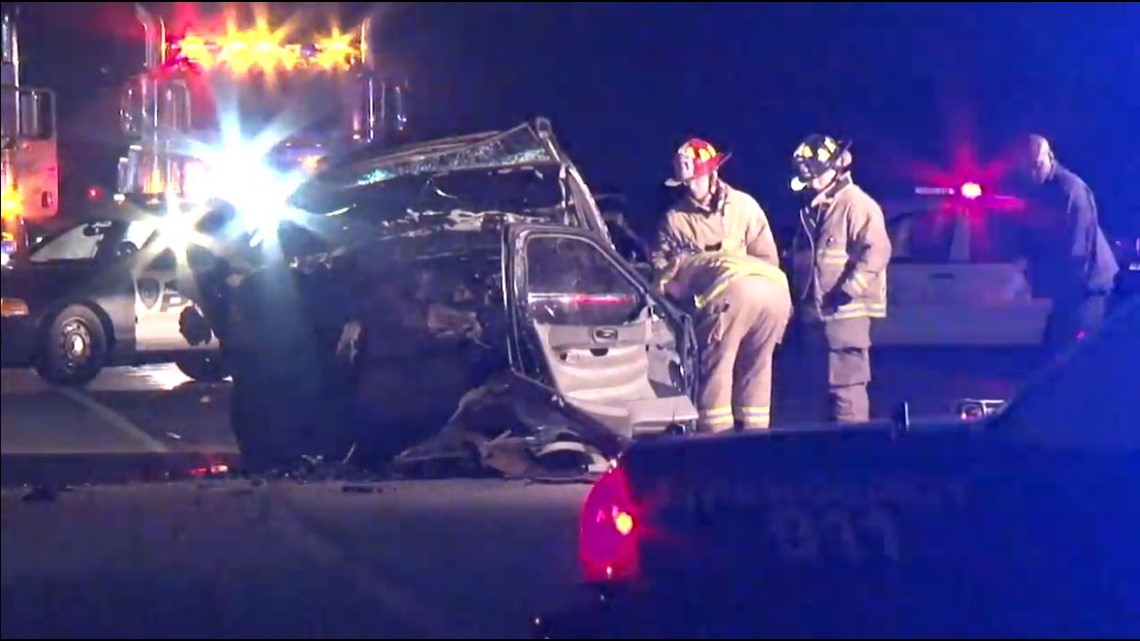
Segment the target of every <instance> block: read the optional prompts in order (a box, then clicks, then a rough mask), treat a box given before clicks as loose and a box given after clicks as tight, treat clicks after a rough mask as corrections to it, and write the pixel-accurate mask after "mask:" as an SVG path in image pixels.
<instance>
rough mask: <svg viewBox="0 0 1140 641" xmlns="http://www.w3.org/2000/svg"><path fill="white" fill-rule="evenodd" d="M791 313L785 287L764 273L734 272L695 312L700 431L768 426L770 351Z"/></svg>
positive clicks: (772, 350)
mask: <svg viewBox="0 0 1140 641" xmlns="http://www.w3.org/2000/svg"><path fill="white" fill-rule="evenodd" d="M791 313H792V303H791V298H790V296H789V294H788V290H787V287H786V286H784V284H783V283H779V282H777V281H774V280H772V279H770V278H766V277H764V276H741V277H740V278H737V279H736V280H735V281H733V282H732V283H731V284H729V286H728V287H727V288H726V289H725V290H724V293H723V294H721V295H720V296H718V297H717V298H715V299H713V300H712V301H710V302H709V304H708V305H707V306H706V307H705V308H704V309H702V310H701V311H700V313H698V315H697V339H698V341H700V348H701V389H700V393H699V397H698V399H697V401H698V406H699V407H698V409H699V410H700V413H701V420H700V429H701V431H711V432H719V431H724V430H728V429H731V428H732V427H733V426H734V424H735V425H738V426H740V427H742V428H767V427H769V425H770V422H771V412H772V407H771V406H772V357H773V354H774V353H775V350H776V345H778V344H779V342H780V340H781V339H783V336H784V331H785V330H786V329H787V326H788V319H789V318H790V316H791Z"/></svg>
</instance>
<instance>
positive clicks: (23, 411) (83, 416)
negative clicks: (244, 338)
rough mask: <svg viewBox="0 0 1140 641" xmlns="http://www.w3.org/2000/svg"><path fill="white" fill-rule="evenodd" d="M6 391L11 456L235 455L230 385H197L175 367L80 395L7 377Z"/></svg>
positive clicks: (126, 376) (6, 445) (107, 378)
mask: <svg viewBox="0 0 1140 641" xmlns="http://www.w3.org/2000/svg"><path fill="white" fill-rule="evenodd" d="M0 391H2V394H3V402H2V403H0V420H2V425H0V427H2V431H3V440H2V447H3V453H4V454H6V455H12V454H76V453H84V454H113V453H130V452H179V451H187V450H198V451H222V452H225V451H231V452H232V451H234V450H235V449H236V445H235V444H234V439H233V434H232V432H231V431H230V425H229V392H230V383H228V382H224V383H215V384H206V383H195V382H194V381H191V380H190V379H188V378H186V377H185V376H183V375H182V373H181V372H179V371H178V368H177V367H175V366H173V365H152V366H147V367H139V368H129V367H120V368H114V369H110V370H107V371H105V372H103V373H102V374H101V375H100V376H99V377H98V378H96V379H95V381H93V382H92V383H91V384H90V385H89V386H87V387H86V388H74V389H73V388H61V387H54V386H51V385H48V384H46V383H44V382H43V381H41V380H40V379H39V377H37V376H36V375H35V374H34V373H33V372H31V371H29V370H4V372H3V377H2V379H0Z"/></svg>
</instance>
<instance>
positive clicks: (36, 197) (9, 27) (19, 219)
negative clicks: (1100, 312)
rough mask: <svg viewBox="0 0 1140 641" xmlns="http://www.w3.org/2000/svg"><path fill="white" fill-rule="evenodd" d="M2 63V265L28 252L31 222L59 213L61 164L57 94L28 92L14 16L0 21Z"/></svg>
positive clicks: (0, 182)
mask: <svg viewBox="0 0 1140 641" xmlns="http://www.w3.org/2000/svg"><path fill="white" fill-rule="evenodd" d="M0 20H2V22H0V27H2V29H0V31H2V32H3V33H2V39H3V52H2V53H3V58H2V65H0V85H2V87H0V108H2V112H3V114H2V115H3V117H2V119H0V123H2V129H3V133H2V136H0V187H2V193H0V214H2V216H0V219H2V228H3V239H2V248H0V261H2V263H3V264H4V265H7V264H8V262H9V260H10V257H11V256H12V255H13V254H14V253H16V252H17V251H20V250H21V249H23V248H26V247H27V244H28V242H27V233H26V229H27V227H26V219H28V218H30V219H33V220H36V219H42V218H49V217H52V216H55V215H56V212H57V211H58V209H59V165H58V158H57V154H56V127H55V94H53V93H52V92H51V90H49V89H42V88H32V87H24V86H22V84H21V73H20V43H19V36H18V34H17V27H16V19H15V16H14V15H12V14H10V13H8V12H4V13H3V15H2V17H0Z"/></svg>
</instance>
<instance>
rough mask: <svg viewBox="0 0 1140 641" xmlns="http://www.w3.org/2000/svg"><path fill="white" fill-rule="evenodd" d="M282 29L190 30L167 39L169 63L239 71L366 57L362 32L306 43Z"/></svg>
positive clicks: (329, 67)
mask: <svg viewBox="0 0 1140 641" xmlns="http://www.w3.org/2000/svg"><path fill="white" fill-rule="evenodd" d="M283 40H284V36H283V34H282V33H281V30H277V31H274V30H271V29H269V28H268V27H267V26H265V25H262V26H258V27H256V28H254V29H249V30H237V29H231V30H228V31H227V32H226V33H225V34H224V35H220V36H207V35H202V34H195V33H187V34H186V35H184V36H182V37H181V38H178V39H174V40H170V41H168V42H167V43H166V47H167V61H168V64H172V65H179V64H188V65H191V66H195V67H199V68H201V69H220V68H223V67H224V68H226V69H228V70H229V71H231V72H233V73H237V74H241V73H246V72H248V71H252V70H260V71H268V70H284V71H292V70H295V69H313V70H318V71H337V70H344V69H349V68H351V67H352V66H353V65H356V64H359V63H360V61H361V60H363V58H364V51H363V49H362V47H363V46H365V45H363V44H362V39H361V37H360V34H359V33H341V32H340V31H339V30H334V32H333V33H332V34H331V35H329V36H326V37H322V38H318V39H316V40H314V41H313V42H309V43H305V44H290V43H285V42H283Z"/></svg>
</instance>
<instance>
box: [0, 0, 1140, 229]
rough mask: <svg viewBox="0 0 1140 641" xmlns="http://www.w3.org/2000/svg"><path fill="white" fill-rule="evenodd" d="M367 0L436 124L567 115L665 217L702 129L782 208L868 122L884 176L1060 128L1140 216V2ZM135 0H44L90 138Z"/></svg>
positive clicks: (1105, 192) (1091, 169) (45, 80)
mask: <svg viewBox="0 0 1140 641" xmlns="http://www.w3.org/2000/svg"><path fill="white" fill-rule="evenodd" d="M5 4H9V3H5ZM147 4H150V5H159V4H162V3H147ZM351 4H352V5H354V6H350V7H343V9H344V10H345V11H346V12H347V13H350V14H351V13H355V14H359V13H361V12H362V11H369V10H375V11H378V12H379V15H380V24H381V32H380V35H381V36H382V37H381V38H380V39H379V42H377V43H376V46H377V48H378V50H379V51H380V55H381V57H382V58H383V59H384V60H385V63H386V65H387V66H388V68H389V69H390V70H391V71H392V72H393V73H399V74H404V75H406V76H407V77H408V78H409V79H410V81H411V83H412V87H413V89H414V102H413V104H414V106H415V111H414V112H413V113H412V114H411V116H412V118H413V124H414V125H415V126H416V127H417V128H418V130H419V132H420V133H421V134H423V135H427V134H434V133H441V134H444V133H446V134H450V133H462V132H466V131H473V130H480V131H483V130H487V129H495V128H501V127H507V126H510V125H513V124H516V123H517V122H519V121H521V120H522V119H523V118H525V117H528V116H531V115H536V114H542V115H547V116H549V117H551V118H552V120H553V123H554V126H555V130H556V132H557V133H558V136H559V138H560V140H561V141H562V143H563V145H564V146H565V147H567V148H568V149H569V151H570V153H571V155H572V156H573V157H574V158H575V160H576V161H577V163H578V164H579V165H580V166H581V167H582V169H583V171H584V173H585V174H586V177H587V179H588V180H589V181H590V182H591V183H592V184H593V185H594V187H595V189H596V190H603V189H614V190H621V191H623V192H625V193H626V194H627V195H628V196H629V197H630V199H631V203H632V207H631V209H632V211H633V212H634V213H635V214H636V215H637V216H638V217H639V218H640V219H641V221H642V222H643V223H645V222H649V221H651V220H652V219H653V217H654V216H656V215H658V211H659V209H660V208H661V207H662V205H663V204H664V203H665V202H667V201H666V200H665V199H666V198H667V197H668V196H667V194H666V193H665V192H664V188H663V187H661V181H662V180H663V179H664V178H665V177H666V176H667V175H668V172H669V168H670V165H669V163H670V155H671V153H672V151H673V150H674V149H675V148H676V146H677V145H678V144H679V143H680V142H681V141H683V140H684V138H686V137H688V136H690V135H700V136H702V137H706V138H708V139H709V140H710V141H712V142H713V143H714V144H716V145H718V146H719V147H722V148H724V149H726V150H729V151H732V152H733V154H734V156H733V159H732V160H731V162H730V163H729V164H728V165H727V166H726V169H725V171H724V175H725V177H726V179H727V180H729V181H730V182H732V183H734V184H736V185H737V186H739V187H742V188H744V189H746V190H748V191H750V192H752V193H753V194H754V195H755V196H756V197H757V198H758V200H760V202H761V203H762V204H764V205H765V207H766V208H767V209H768V210H769V213H770V215H771V216H772V217H773V219H775V220H776V221H781V220H787V219H788V218H789V217H790V216H791V215H792V214H793V212H794V211H795V210H794V207H795V203H796V201H795V200H794V199H793V197H792V195H791V194H790V193H788V190H787V180H788V177H789V167H788V164H789V163H788V158H789V156H790V153H791V150H792V149H793V148H794V146H795V145H796V143H797V142H798V140H799V139H801V138H802V137H803V136H805V135H806V134H809V133H812V132H813V131H821V132H827V133H832V134H834V135H836V136H839V137H847V138H851V139H853V140H854V142H855V148H854V149H855V154H856V178H857V179H858V180H861V181H862V182H864V183H865V184H866V185H867V186H868V187H869V188H870V190H871V191H872V193H873V194H875V193H878V194H887V193H904V192H906V191H907V190H909V189H911V188H912V187H913V185H914V184H916V183H918V182H927V183H930V182H932V181H953V180H957V179H958V178H962V179H969V178H971V177H972V176H971V174H972V173H974V172H975V171H976V170H979V169H982V168H984V167H985V166H986V165H989V164H992V163H994V162H997V161H999V160H1000V159H1001V158H1002V154H1003V153H1004V152H1008V150H1009V147H1010V144H1011V141H1013V140H1015V139H1016V138H1017V137H1018V135H1020V134H1023V133H1025V132H1028V131H1038V132H1040V133H1043V134H1045V135H1046V136H1047V137H1049V138H1051V139H1052V140H1053V141H1054V144H1055V147H1056V148H1057V150H1058V154H1059V156H1060V158H1061V160H1062V162H1064V163H1065V164H1067V165H1068V166H1070V168H1072V169H1074V170H1075V171H1076V172H1077V173H1078V174H1080V175H1082V176H1083V177H1084V178H1085V179H1086V180H1087V181H1088V182H1089V183H1090V185H1091V186H1092V188H1093V190H1094V191H1095V192H1096V194H1097V197H1098V200H1099V201H1100V208H1101V212H1102V216H1103V218H1104V219H1105V221H1106V222H1107V224H1108V225H1109V226H1110V227H1112V228H1114V229H1115V230H1116V231H1118V232H1122V233H1123V232H1129V233H1135V234H1140V181H1138V180H1137V176H1138V175H1140V147H1138V145H1137V141H1140V127H1138V126H1137V124H1136V119H1137V115H1138V114H1140V4H1135V3H1080V4H1077V3H1060V2H1057V3H937V4H935V3H875V4H864V3H810V2H808V3H794V4H793V3H731V4H730V3H621V2H613V3H596V4H595V3H541V4H539V3H535V4H532V3H416V4H414V5H413V4H410V3H378V4H370V3H351ZM274 5H275V6H274V9H273V10H274V11H275V12H281V13H285V12H287V11H288V10H289V9H288V8H287V6H288V5H307V7H308V8H309V10H313V11H327V10H329V9H328V8H327V7H329V6H331V5H324V4H321V5H317V4H314V3H274ZM130 9H131V5H130V4H129V3H67V2H55V3H42V4H32V5H28V6H26V7H25V10H24V14H23V16H22V21H23V24H24V33H23V40H24V42H23V43H22V44H23V57H24V65H25V73H26V75H25V78H26V81H27V82H29V83H31V84H41V85H48V86H51V87H53V88H55V89H56V90H57V91H58V92H59V94H60V101H61V117H62V118H63V121H64V123H63V124H64V128H63V131H64V132H65V135H67V136H69V137H70V138H72V139H83V138H89V139H96V138H99V137H100V135H101V134H103V135H105V132H102V131H99V130H98V126H97V125H95V124H92V123H95V122H97V121H98V118H96V116H103V115H105V114H106V115H110V116H111V117H113V113H109V109H111V108H113V105H112V104H111V103H109V102H108V101H107V100H105V99H99V98H97V96H99V93H98V87H99V85H100V84H103V85H107V84H109V83H110V82H111V80H112V79H113V78H114V77H115V76H116V74H118V73H121V72H122V69H123V68H125V67H126V66H127V63H126V61H128V60H129V59H130V54H131V53H132V52H135V51H137V47H138V44H137V40H135V38H136V37H137V36H135V35H134V33H135V30H134V28H133V25H132V24H131V17H130ZM69 124H70V126H68V125H69ZM998 168H999V169H1000V164H999V165H998ZM990 173H994V172H993V171H991V172H990ZM983 178H985V177H983Z"/></svg>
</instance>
